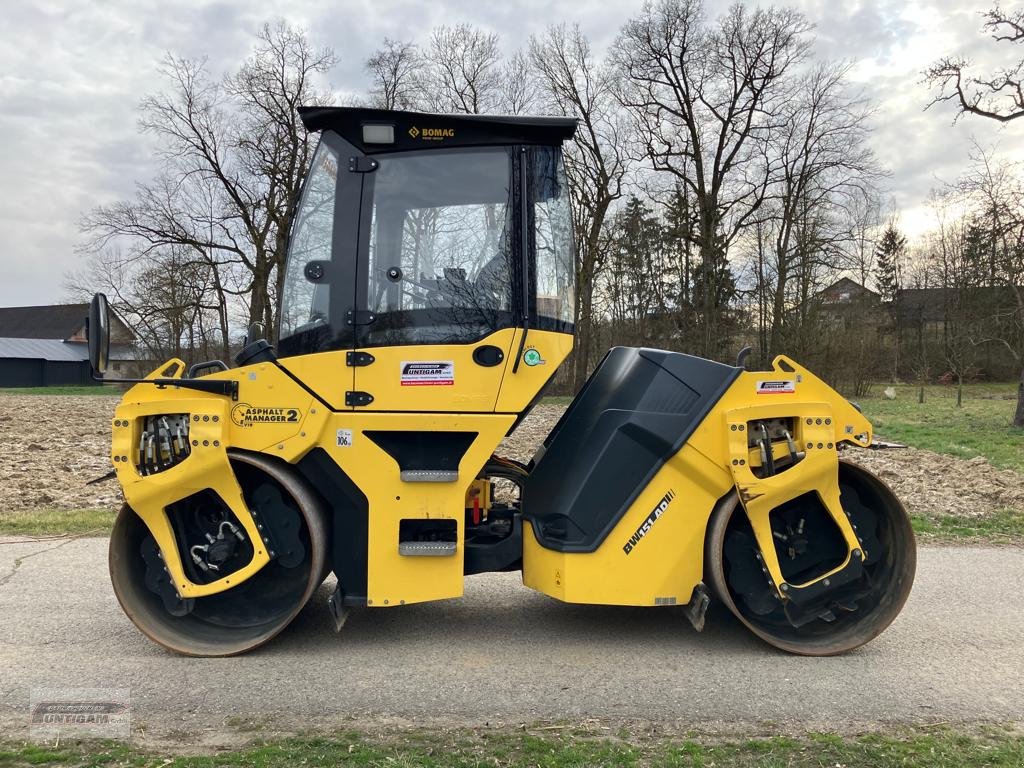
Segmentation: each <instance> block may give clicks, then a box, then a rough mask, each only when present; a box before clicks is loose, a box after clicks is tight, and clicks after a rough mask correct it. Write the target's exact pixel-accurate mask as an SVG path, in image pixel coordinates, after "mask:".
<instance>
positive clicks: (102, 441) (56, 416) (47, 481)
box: [0, 393, 1024, 517]
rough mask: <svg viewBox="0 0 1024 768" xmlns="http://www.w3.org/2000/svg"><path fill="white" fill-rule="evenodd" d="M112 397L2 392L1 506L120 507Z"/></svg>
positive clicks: (978, 480) (981, 479)
mask: <svg viewBox="0 0 1024 768" xmlns="http://www.w3.org/2000/svg"><path fill="white" fill-rule="evenodd" d="M116 404H117V398H115V397H66V396H47V395H10V394H4V393H0V437H2V438H3V442H4V448H5V450H3V452H2V453H0V510H5V511H19V510H31V509H44V508H45V509H84V508H91V507H106V508H115V507H116V506H117V505H118V504H119V503H120V493H119V491H118V488H117V484H116V482H114V481H113V480H109V481H106V482H103V483H99V484H97V485H87V484H86V483H87V482H88V481H89V480H92V479H94V478H97V477H100V476H101V475H103V474H105V473H106V472H107V471H108V470H109V469H110V464H109V461H108V458H107V451H108V446H109V440H110V420H111V419H112V418H113V412H114V407H115V405H116ZM563 410H564V407H563V406H560V405H540V406H537V407H536V408H535V409H534V410H533V412H532V413H531V414H530V415H529V416H528V417H527V418H526V419H525V420H524V421H523V423H522V424H521V425H520V426H519V428H518V429H517V430H516V431H515V432H514V433H513V434H512V435H511V436H510V437H509V438H507V439H506V440H505V441H504V442H503V443H502V445H501V448H500V449H499V452H500V453H502V455H506V456H510V457H512V458H516V459H520V460H522V461H526V460H529V458H530V457H531V456H532V455H533V452H534V450H535V449H536V447H537V445H538V444H539V443H540V442H541V441H542V440H543V438H544V436H545V435H546V434H547V433H548V430H550V429H551V427H552V426H553V425H554V423H555V421H557V419H558V417H559V416H560V415H561V414H562V411H563ZM845 456H846V458H849V459H851V460H853V461H857V462H859V463H861V464H863V465H864V466H866V467H868V468H869V469H871V470H872V471H873V472H875V473H876V474H878V475H879V476H880V477H881V478H882V479H883V480H885V481H886V482H887V483H889V485H891V486H892V488H893V490H895V492H896V495H897V496H899V497H900V499H902V500H903V502H904V504H906V506H907V508H908V510H909V511H910V512H911V513H918V514H927V515H936V514H952V515H962V516H967V517H978V516H984V515H987V514H990V513H991V512H993V511H994V510H998V509H1007V508H1011V509H1018V510H1024V475H1021V474H1019V473H1017V472H1013V471H1011V470H1002V469H997V468H995V467H993V466H992V465H991V464H989V463H988V462H987V461H986V460H985V459H982V458H977V459H968V460H965V459H958V458H955V457H953V456H944V455H940V454H936V453H931V452H930V451H919V450H916V449H912V448H907V449H890V450H883V451H862V450H850V451H848V452H847V453H846V454H845Z"/></svg>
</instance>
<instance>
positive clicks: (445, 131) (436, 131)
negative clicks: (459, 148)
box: [409, 125, 455, 141]
mask: <svg viewBox="0 0 1024 768" xmlns="http://www.w3.org/2000/svg"><path fill="white" fill-rule="evenodd" d="M409 135H410V136H412V137H413V138H414V139H419V138H421V139H423V141H444V140H445V139H454V138H455V129H454V128H417V127H416V126H415V125H414V126H413V127H412V128H410V129H409Z"/></svg>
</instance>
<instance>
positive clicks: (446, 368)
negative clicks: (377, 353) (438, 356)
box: [402, 360, 455, 387]
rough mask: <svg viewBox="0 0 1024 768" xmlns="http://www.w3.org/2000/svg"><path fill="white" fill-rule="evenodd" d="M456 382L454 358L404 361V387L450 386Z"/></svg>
mask: <svg viewBox="0 0 1024 768" xmlns="http://www.w3.org/2000/svg"><path fill="white" fill-rule="evenodd" d="M454 383H455V361H454V360H416V361H403V362H402V386H403V387H448V386H451V385H452V384H454Z"/></svg>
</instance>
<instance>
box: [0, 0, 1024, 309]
mask: <svg viewBox="0 0 1024 768" xmlns="http://www.w3.org/2000/svg"><path fill="white" fill-rule="evenodd" d="M708 4H709V6H710V7H711V9H712V10H713V11H714V10H715V9H717V8H721V7H724V5H725V2H721V1H720V0H708ZM790 4H791V5H793V6H795V7H797V8H799V9H800V10H802V11H803V12H804V13H805V14H806V15H807V17H808V18H809V19H810V20H811V21H812V22H813V23H814V24H815V25H816V26H817V36H818V39H817V45H818V48H819V52H820V54H821V55H823V56H828V57H832V58H847V59H854V60H856V61H857V62H858V64H857V66H856V68H855V70H854V73H855V77H856V79H857V80H858V81H859V82H860V83H861V84H862V86H863V87H864V89H865V91H866V93H867V95H868V96H869V97H870V98H872V99H873V100H874V102H875V103H876V105H877V107H878V114H877V118H876V120H875V150H876V152H877V153H878V155H879V157H880V158H881V159H882V161H883V162H884V163H885V165H886V166H887V167H888V168H889V169H890V171H891V174H892V175H891V178H890V179H889V181H888V182H887V184H888V187H889V190H888V192H889V195H890V196H891V198H892V200H893V202H894V204H895V206H896V208H897V209H898V210H899V211H900V215H901V221H902V224H903V227H904V228H905V229H906V230H907V231H908V232H909V233H910V234H911V235H912V236H913V235H915V234H919V233H920V232H922V231H924V230H925V229H926V228H927V226H928V214H927V211H926V209H925V207H924V206H923V203H924V201H925V200H926V198H927V195H928V192H929V190H930V189H932V188H933V187H935V186H938V185H939V184H940V183H941V182H942V181H950V180H953V179H954V178H956V176H957V175H958V173H959V172H960V170H961V169H962V167H963V163H964V160H965V158H966V155H967V153H968V152H969V151H970V147H971V142H972V140H976V141H978V142H979V143H980V144H982V145H984V146H991V145H998V147H999V149H1000V152H1001V153H1002V154H1004V155H1008V156H1012V157H1019V158H1021V159H1024V124H1021V123H1020V122H1019V121H1018V123H1017V124H1013V123H1011V124H1010V125H1008V126H1005V127H1001V126H999V125H997V124H995V123H993V122H989V121H983V120H980V119H963V120H961V121H960V122H959V123H958V124H956V125H952V124H951V123H952V116H953V114H952V110H951V108H933V109H932V110H931V111H929V112H927V113H925V112H923V111H922V110H923V107H924V106H925V104H926V103H927V101H928V93H927V90H926V89H925V88H924V87H923V86H922V85H920V83H919V80H920V71H921V69H922V68H923V67H924V66H925V65H926V64H927V63H928V62H930V61H931V60H933V59H934V58H936V57H937V56H939V55H941V54H942V53H945V52H964V53H968V54H970V55H978V56H984V55H986V54H988V53H989V49H990V47H991V46H990V45H989V44H988V43H987V42H986V40H985V38H984V37H982V36H981V35H980V34H979V32H978V28H979V18H978V13H979V11H981V10H983V9H984V8H985V7H986V6H987V5H988V3H987V2H985V0H980V2H979V1H976V0H959V1H957V0H937V1H936V2H932V3H918V2H900V1H898V0H891V1H887V0H879V1H877V2H871V1H870V0H869V1H867V2H859V3H858V2H855V1H854V0H849V1H848V2H843V3H839V2H835V0H794V2H792V3H790ZM3 5H4V17H5V18H4V24H3V27H2V28H0V306H17V305H27V304H42V303H49V302H56V301H59V300H61V299H62V298H63V297H64V293H65V292H64V289H63V287H62V283H63V275H64V274H65V273H66V272H67V271H68V270H73V269H76V268H77V267H78V266H80V264H81V257H80V256H78V255H76V253H75V247H76V245H78V244H80V243H81V241H82V236H81V234H80V233H79V231H78V222H79V219H80V217H81V215H82V213H83V212H84V211H86V210H88V209H89V208H90V207H92V206H93V205H96V204H98V203H102V202H109V201H113V200H117V199H124V198H126V197H130V196H131V195H132V192H133V188H134V184H135V182H137V181H140V180H145V179H147V178H149V177H150V175H151V174H152V171H153V160H152V155H153V145H152V144H151V140H150V139H149V138H148V137H144V136H140V135H139V133H138V130H137V126H136V109H137V106H138V103H139V100H140V98H141V97H142V96H143V95H144V94H146V93H150V92H153V91H154V90H155V89H158V88H160V80H159V77H158V73H157V70H158V66H159V63H160V59H161V57H162V56H163V55H164V53H165V52H166V51H173V52H175V53H177V54H180V55H185V56H190V57H193V56H207V57H208V59H209V66H210V68H211V71H213V72H214V73H218V74H219V73H222V72H223V71H225V70H226V69H229V68H232V67H233V66H234V65H235V64H236V63H237V62H239V61H240V60H241V59H242V58H244V56H245V55H246V53H247V52H248V50H249V48H250V46H251V45H252V40H253V37H252V35H253V32H254V31H255V30H256V29H258V28H259V26H260V25H261V24H262V23H263V22H264V21H272V20H274V19H276V18H281V17H283V18H285V19H287V20H289V21H290V22H292V23H297V24H300V25H302V26H304V27H305V28H306V29H307V30H309V33H310V36H311V38H312V39H313V41H314V42H315V43H316V44H318V45H329V46H331V47H333V48H334V49H335V51H336V52H337V54H338V57H339V64H338V66H337V67H336V68H335V69H334V71H333V72H332V73H331V76H330V85H331V86H332V87H333V88H334V89H335V90H336V91H337V92H339V93H344V92H358V91H361V90H363V89H364V88H365V85H366V83H365V76H364V74H363V71H362V62H363V61H364V59H365V58H366V56H367V54H368V53H369V52H370V51H372V50H373V49H374V48H375V47H376V46H377V45H378V44H379V42H380V40H381V39H382V38H383V37H384V36H389V37H392V38H398V39H407V38H410V37H417V36H421V35H423V34H425V33H426V32H427V31H428V30H429V29H430V28H431V27H432V26H434V25H436V24H445V23H448V24H451V23H457V22H470V23H473V24H476V25H479V26H481V27H484V28H486V29H490V30H494V31H496V32H498V33H500V35H501V37H502V42H503V45H504V47H505V48H507V49H508V50H510V51H511V50H514V49H515V48H516V47H518V46H520V45H522V44H523V43H524V42H525V41H526V40H527V38H528V37H529V36H530V34H532V33H534V32H538V31H541V30H542V29H543V28H544V27H545V26H546V25H547V24H549V23H552V22H561V21H567V22H579V23H580V24H581V26H582V27H583V29H584V31H585V32H587V33H588V35H589V36H590V37H591V39H592V40H593V41H594V43H595V45H596V46H597V47H598V48H599V49H603V48H605V47H606V46H607V45H608V44H609V43H610V42H611V41H612V40H613V39H614V38H615V35H616V34H617V32H618V29H619V27H620V26H621V25H622V23H623V22H624V21H625V20H626V19H627V18H628V17H629V16H630V15H631V14H633V13H635V12H636V11H637V10H638V9H639V8H640V7H641V5H642V0H604V1H602V0H576V1H575V2H550V0H504V2H501V3H487V2H479V0H362V1H361V2H358V1H356V0H332V1H331V2H323V0H317V1H313V0H260V2H252V0H214V1H206V0H159V1H158V0H4V3H3ZM1004 45H1005V44H1004ZM995 52H998V50H997V51H995ZM1010 53H1016V52H1013V51H1003V55H1004V56H1007V57H1008V56H1009V54H1010ZM1017 55H1019V53H1018V54H1017ZM989 61H992V59H991V58H990V59H989ZM1007 63H1009V62H1008V61H1007Z"/></svg>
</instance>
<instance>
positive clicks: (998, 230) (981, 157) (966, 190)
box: [957, 151, 1024, 427]
mask: <svg viewBox="0 0 1024 768" xmlns="http://www.w3.org/2000/svg"><path fill="white" fill-rule="evenodd" d="M973 160H974V167H973V168H972V169H971V170H970V171H969V172H968V173H967V174H966V175H965V176H964V177H963V178H962V179H961V180H960V182H959V183H958V184H957V189H958V190H959V192H960V193H961V194H963V195H965V196H966V197H967V200H968V201H969V203H971V204H973V210H972V211H971V213H972V216H973V223H974V226H975V228H976V230H977V231H979V232H980V233H981V234H982V242H981V244H980V247H979V248H978V249H977V251H976V255H977V259H976V263H975V264H974V265H973V269H974V271H975V272H981V273H982V274H983V275H984V276H985V279H987V281H988V283H989V285H990V286H991V287H993V288H997V289H999V293H995V294H993V297H992V298H995V301H994V302H993V301H992V299H991V298H990V300H989V307H988V311H989V313H990V314H991V315H992V316H993V320H994V324H993V328H992V332H991V333H989V334H987V335H986V337H985V338H983V339H981V341H982V342H990V343H995V344H998V345H999V346H1000V347H1002V348H1003V349H1005V351H1006V352H1007V354H1009V355H1010V357H1011V358H1012V359H1013V360H1014V361H1015V362H1016V365H1017V368H1018V369H1019V371H1020V379H1019V383H1018V387H1017V408H1016V411H1015V413H1014V417H1013V424H1014V426H1016V427H1024V174H1022V167H1021V165H1020V164H1019V163H1000V162H998V161H997V160H996V158H995V157H994V156H993V154H992V153H991V152H982V151H979V152H978V153H977V154H976V155H975V156H974V158H973ZM977 261H980V262H981V263H980V264H978V263H977ZM1000 293H1001V294H1002V295H1003V296H1005V297H1006V299H1007V300H1006V301H1002V300H1000V295H999V294H1000Z"/></svg>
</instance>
